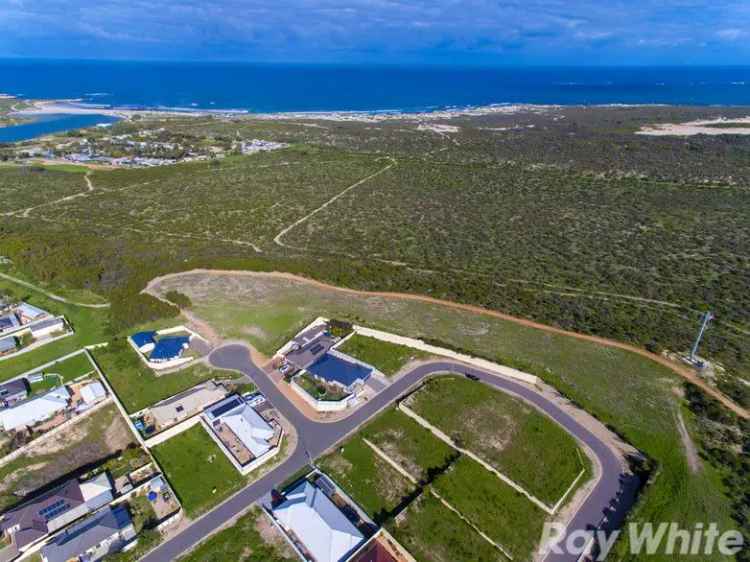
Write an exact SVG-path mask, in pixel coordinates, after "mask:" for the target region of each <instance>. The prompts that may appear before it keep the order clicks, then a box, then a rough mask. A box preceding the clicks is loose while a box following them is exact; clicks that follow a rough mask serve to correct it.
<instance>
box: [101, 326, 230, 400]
mask: <svg viewBox="0 0 750 562" xmlns="http://www.w3.org/2000/svg"><path fill="white" fill-rule="evenodd" d="M92 354H93V356H94V359H95V360H96V362H97V363H98V364H99V367H100V368H101V370H102V372H103V373H104V375H105V376H106V377H107V380H108V381H109V383H110V384H111V385H112V388H113V389H114V391H115V393H116V394H117V396H118V397H119V398H120V400H121V401H122V404H123V406H125V409H126V410H127V411H128V412H137V411H139V410H142V409H143V408H145V407H147V406H150V405H152V404H155V403H156V402H158V401H160V400H164V399H165V398H169V397H170V396H173V395H175V394H177V393H178V392H182V391H183V390H186V389H188V388H190V387H191V386H195V385H196V384H198V383H200V382H203V381H206V380H208V379H211V378H214V377H223V378H236V376H237V375H234V374H232V373H229V372H224V371H218V370H215V369H211V368H209V367H206V366H205V365H203V364H197V365H191V366H188V367H185V368H184V369H181V370H180V371H177V372H174V373H169V374H164V375H160V376H157V375H156V374H155V373H154V371H152V370H151V369H149V368H148V367H146V366H145V365H144V364H143V363H142V362H141V360H140V359H139V358H138V355H136V352H135V351H134V350H133V349H132V348H131V347H130V346H129V345H128V344H127V342H126V341H125V340H124V339H118V340H115V341H113V342H112V343H110V345H109V346H107V347H104V348H100V349H96V350H94V351H93V352H92Z"/></svg>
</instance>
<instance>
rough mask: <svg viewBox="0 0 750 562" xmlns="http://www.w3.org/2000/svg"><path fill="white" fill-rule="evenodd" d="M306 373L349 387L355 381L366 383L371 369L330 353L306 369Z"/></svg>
mask: <svg viewBox="0 0 750 562" xmlns="http://www.w3.org/2000/svg"><path fill="white" fill-rule="evenodd" d="M307 371H309V372H310V373H312V374H313V375H315V376H318V377H320V378H322V379H325V380H327V381H331V382H336V383H338V384H340V385H342V386H345V387H347V388H348V387H350V386H351V385H352V384H354V383H355V382H357V380H361V381H363V382H364V381H366V380H367V379H368V378H369V377H370V374H372V369H370V368H368V367H365V366H364V365H360V364H359V363H354V362H353V361H347V360H345V359H343V358H341V357H337V356H336V355H333V354H331V353H326V354H325V355H323V356H322V357H321V358H320V359H318V360H317V361H316V362H315V363H313V364H312V365H310V366H309V367H308V368H307Z"/></svg>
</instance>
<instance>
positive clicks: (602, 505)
mask: <svg viewBox="0 0 750 562" xmlns="http://www.w3.org/2000/svg"><path fill="white" fill-rule="evenodd" d="M210 361H211V363H212V364H213V365H215V366H216V367H219V368H225V369H234V370H237V371H240V372H242V373H244V374H245V375H247V376H248V377H250V378H251V379H252V380H253V382H254V383H255V384H256V385H257V386H258V389H259V390H260V391H261V392H262V393H263V394H265V396H266V398H267V399H268V400H269V402H270V403H271V404H272V405H273V407H274V408H276V409H277V410H278V411H279V412H280V413H281V414H282V415H283V416H284V417H286V418H287V420H289V422H290V423H291V424H292V425H293V426H294V427H295V428H296V430H297V433H298V436H299V439H298V444H297V447H296V448H295V450H294V451H293V452H292V454H291V456H290V457H289V458H288V459H287V460H286V461H285V462H284V463H283V464H281V465H280V466H278V467H277V468H276V469H274V470H272V471H271V472H269V473H268V474H266V475H265V476H264V477H263V478H261V479H259V480H258V481H256V482H254V483H252V484H250V485H248V486H247V487H245V488H243V489H242V490H241V491H240V492H239V493H237V494H236V495H235V496H233V497H232V498H231V499H229V500H228V501H226V502H225V503H223V504H221V505H219V506H218V507H216V508H215V509H213V510H212V511H210V512H208V513H207V514H205V515H204V516H203V517H201V518H200V519H198V520H196V521H195V522H194V523H192V524H191V525H190V526H189V527H187V528H186V529H185V530H184V531H182V532H181V533H180V534H178V535H177V536H175V537H174V538H172V539H170V540H168V541H166V542H164V543H162V544H161V545H160V546H159V547H157V548H156V549H154V550H153V551H151V552H150V553H149V554H148V555H146V556H145V557H144V558H143V559H142V560H143V561H144V562H168V561H170V560H174V559H176V558H177V557H178V556H179V555H180V554H181V553H182V552H184V551H186V550H188V549H189V548H191V547H193V546H194V545H195V544H197V543H198V542H200V541H201V540H203V539H204V538H205V537H206V536H208V535H209V534H211V533H212V532H213V531H214V530H215V529H217V528H218V527H221V526H222V525H224V524H225V523H226V522H228V521H229V520H231V519H232V518H234V517H236V516H237V515H238V514H239V513H241V512H242V511H244V510H245V509H247V507H248V506H249V505H250V504H252V503H254V502H256V501H258V500H259V499H260V498H262V497H263V496H265V495H266V494H268V492H269V491H270V490H271V489H272V488H273V487H274V486H276V485H278V484H279V483H280V482H282V481H284V480H285V479H287V478H288V477H290V476H291V475H293V474H294V473H295V472H297V471H298V470H299V469H300V468H302V467H303V466H304V465H305V464H307V463H308V462H309V460H310V457H312V458H315V457H317V456H319V455H320V454H322V453H323V452H324V451H326V450H327V449H329V448H330V447H332V446H333V445H335V444H336V443H337V442H339V441H340V440H342V439H343V438H344V437H346V436H347V435H348V434H350V433H352V432H354V431H355V430H356V429H357V428H358V427H359V426H360V425H361V424H362V423H364V422H365V421H367V420H369V419H370V418H371V417H373V416H374V415H375V414H377V413H378V412H379V411H381V410H382V409H383V408H385V407H386V406H387V405H389V404H390V403H392V402H393V401H395V400H396V399H397V398H398V397H400V396H402V395H403V394H404V393H405V392H407V391H408V390H409V389H410V388H412V387H414V386H415V385H416V384H418V383H419V382H420V381H422V379H424V378H425V377H427V376H429V375H434V374H437V373H447V372H453V373H471V374H473V375H475V376H477V377H478V378H479V379H480V380H481V381H483V382H485V383H487V384H489V385H491V386H493V387H495V388H498V389H500V390H504V391H508V392H512V393H514V394H516V395H518V396H520V397H521V398H522V399H524V400H526V401H527V402H529V403H531V404H533V405H535V406H536V407H538V408H539V409H541V410H542V411H544V412H546V413H547V414H548V415H549V416H550V417H552V418H553V419H555V420H556V421H557V422H558V423H560V424H561V425H562V426H563V427H564V428H565V429H566V430H567V431H568V432H569V433H571V434H572V435H574V436H576V437H577V438H578V439H579V440H581V441H582V442H584V443H585V444H586V445H588V446H589V447H590V448H591V450H592V451H593V452H594V454H595V455H596V456H597V458H598V459H599V462H600V464H601V466H602V469H603V475H602V478H601V479H600V481H599V482H598V483H597V485H596V487H595V488H594V489H593V491H592V492H591V494H590V495H589V497H588V499H587V500H586V502H585V503H584V505H583V506H582V507H581V509H580V510H579V511H578V513H577V514H576V516H575V517H574V519H573V521H572V523H571V526H570V529H590V528H594V527H598V526H600V524H601V522H602V519H603V517H604V514H605V512H609V516H608V520H609V525H615V524H618V523H619V521H620V520H621V519H622V517H624V515H625V513H626V512H627V510H628V509H629V507H630V505H632V501H633V498H634V494H635V485H634V482H632V481H631V480H629V479H626V477H625V476H624V475H623V474H621V466H620V463H619V461H618V459H617V457H616V456H615V455H614V454H613V453H612V451H611V450H610V449H609V448H608V447H607V446H606V445H605V444H604V443H603V442H602V441H600V440H599V439H598V438H597V437H596V436H595V435H594V434H592V433H591V432H590V431H588V430H587V429H586V428H584V427H583V426H582V425H581V424H579V423H578V422H577V421H576V420H574V419H573V418H572V417H571V416H569V415H568V414H567V413H565V412H564V411H563V410H561V409H560V408H559V407H558V406H557V405H556V404H554V403H553V402H550V401H549V400H547V399H546V398H545V397H543V396H542V395H540V394H539V393H537V392H535V391H533V390H531V389H529V388H528V387H526V386H524V385H522V384H519V383H516V382H514V381H512V380H510V379H505V378H501V377H499V376H497V375H494V374H491V373H487V372H484V371H481V370H479V369H476V368H472V367H467V366H466V365H463V364H461V363H457V362H451V361H436V362H432V363H429V364H425V365H421V366H419V367H417V368H415V369H413V370H412V371H410V372H409V373H407V374H406V375H404V376H403V377H401V378H400V379H399V380H397V381H396V382H395V383H394V384H392V385H390V386H389V387H387V388H386V389H385V390H384V391H383V392H381V393H380V394H378V395H377V396H375V397H374V398H373V399H372V400H370V401H369V402H367V403H366V404H364V405H363V406H362V407H360V408H359V409H358V410H357V411H355V412H354V413H353V414H352V415H350V416H349V417H347V418H345V419H343V420H341V421H337V422H330V423H324V422H316V421H312V420H310V419H309V418H307V417H305V416H304V415H303V414H302V413H300V411H299V410H297V408H296V407H295V406H294V404H292V403H291V402H290V401H289V400H288V399H287V398H286V396H284V395H283V394H282V393H281V392H280V391H279V389H278V388H277V387H276V384H275V383H274V382H273V381H272V380H271V379H270V378H269V377H268V376H267V375H266V374H265V373H264V372H263V371H262V370H261V369H259V368H258V367H257V366H256V365H254V364H253V363H252V360H251V359H250V354H249V353H248V351H247V349H246V348H245V347H243V346H241V345H227V346H224V347H221V348H219V349H217V350H215V351H214V352H213V353H212V354H211V356H210ZM609 525H608V526H609ZM576 559H577V556H574V555H554V554H550V555H549V556H548V557H547V558H546V562H574V561H575V560H576Z"/></svg>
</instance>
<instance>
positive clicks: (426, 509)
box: [388, 493, 507, 562]
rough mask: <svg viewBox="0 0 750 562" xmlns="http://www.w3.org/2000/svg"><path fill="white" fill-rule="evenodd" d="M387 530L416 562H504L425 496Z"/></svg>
mask: <svg viewBox="0 0 750 562" xmlns="http://www.w3.org/2000/svg"><path fill="white" fill-rule="evenodd" d="M388 530H389V531H390V532H391V534H392V535H393V536H394V538H395V539H396V540H397V541H398V542H400V543H401V544H402V545H403V546H404V548H406V550H408V551H409V553H410V554H411V555H412V556H414V557H415V558H416V559H417V560H418V561H419V562H454V561H456V560H474V561H476V562H507V558H505V556H503V555H502V554H501V553H500V551H499V550H498V549H497V548H495V547H494V546H492V545H491V544H490V543H488V542H487V541H485V540H484V539H483V538H482V537H481V536H480V535H479V534H478V533H477V532H476V531H474V529H472V528H471V527H470V526H469V525H468V524H467V523H465V522H464V521H462V520H461V519H460V518H459V517H458V515H456V514H455V513H453V512H452V511H451V510H450V509H448V508H447V507H445V506H444V505H443V504H441V503H440V501H439V500H437V499H436V498H434V497H433V496H432V495H431V494H429V493H424V494H422V495H421V496H420V497H419V498H418V499H417V500H416V501H415V502H413V503H412V504H411V505H410V506H409V508H408V511H407V513H406V518H405V519H404V520H403V521H399V522H398V523H395V522H391V523H389V525H388Z"/></svg>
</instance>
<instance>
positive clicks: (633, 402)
mask: <svg viewBox="0 0 750 562" xmlns="http://www.w3.org/2000/svg"><path fill="white" fill-rule="evenodd" d="M171 289H174V290H179V291H180V292H182V293H185V294H186V295H187V296H188V297H189V298H190V300H191V301H192V303H193V308H192V311H193V312H194V313H195V314H196V315H197V316H199V317H201V318H202V319H204V320H207V321H208V322H209V323H211V324H212V325H213V327H214V328H216V329H217V330H218V331H219V333H220V334H222V335H225V336H227V337H234V338H242V339H245V340H246V341H249V342H250V343H251V344H253V345H255V346H256V347H258V349H259V350H260V351H262V352H265V353H273V352H274V351H275V350H276V349H278V348H279V347H280V346H281V345H282V344H283V343H284V342H285V341H287V340H288V339H289V337H290V336H291V335H293V334H294V333H296V331H298V330H299V329H301V328H302V327H303V326H304V325H305V323H306V322H309V321H310V320H311V319H313V318H315V317H317V316H326V317H328V318H339V319H341V320H349V321H351V322H356V323H358V324H364V325H368V326H372V327H374V328H378V329H382V330H385V331H390V332H393V333H397V334H403V335H406V336H410V337H417V338H431V339H432V340H436V341H440V342H447V343H449V344H450V345H452V346H454V347H457V348H459V349H462V350H465V351H467V352H469V353H472V354H475V355H480V356H483V357H486V358H488V359H491V360H494V361H497V362H499V363H502V364H506V365H509V366H513V367H517V368H520V369H522V370H525V371H528V372H532V373H535V374H537V375H539V376H540V377H542V378H543V379H544V380H545V381H546V382H548V383H550V384H551V385H553V386H555V387H556V388H557V389H558V390H560V391H561V392H563V393H564V394H565V395H567V396H568V397H570V398H571V399H573V400H575V401H576V403H578V404H580V405H581V406H582V407H583V408H584V409H586V410H587V411H589V412H591V413H592V414H594V415H595V416H596V417H598V418H599V419H600V420H602V421H603V422H604V423H606V424H609V425H610V426H612V427H613V428H615V429H616V430H617V431H618V432H619V433H620V435H622V436H623V437H624V438H625V439H626V440H627V441H629V442H630V443H632V444H633V445H634V446H635V447H637V448H639V449H640V450H642V451H644V452H645V453H646V454H647V455H649V456H650V457H651V458H652V459H653V460H654V461H655V462H656V463H657V464H658V465H659V471H658V476H657V477H656V478H655V480H654V481H653V482H652V483H651V485H650V486H649V487H648V488H647V489H646V490H645V495H644V496H643V498H642V501H641V502H640V503H639V505H638V507H637V508H636V510H635V511H634V513H633V514H632V517H633V520H634V521H637V522H661V521H674V522H676V523H678V524H679V525H680V526H681V527H682V528H688V527H692V526H693V525H694V524H695V523H696V522H699V521H703V522H705V521H715V522H716V523H717V524H718V526H719V528H720V529H722V530H727V529H733V528H736V524H735V523H734V521H733V520H732V518H731V507H730V500H729V498H727V496H726V495H725V491H724V486H723V485H722V484H721V482H720V481H719V480H718V479H716V478H708V477H707V476H706V474H705V473H698V474H695V473H691V472H690V469H689V467H688V465H687V462H686V459H685V453H684V449H683V447H682V444H681V442H680V436H679V433H678V431H677V426H676V417H675V412H676V411H677V408H678V407H679V404H680V403H681V399H680V398H679V397H678V396H677V395H676V393H675V389H679V388H681V386H682V380H681V379H679V378H678V377H677V376H676V375H674V374H673V373H672V372H671V371H669V370H668V369H666V368H665V367H662V366H660V365H658V364H656V363H654V362H652V361H649V360H648V359H646V358H644V357H640V356H638V355H635V354H633V353H629V352H627V351H623V350H617V349H612V348H607V347H604V346H601V345H597V344H595V343H592V342H587V341H582V340H575V339H573V338H570V337H566V336H564V335H560V334H553V333H548V332H543V331H541V330H538V329H535V328H530V327H526V326H521V325H518V324H515V323H513V322H509V321H506V320H502V319H500V318H491V317H489V316H483V315H479V314H473V313H469V312H464V311H461V310H455V309H451V308H448V307H445V306H441V305H436V304H428V303H420V302H409V301H404V300H399V299H394V298H381V297H373V296H358V295H352V294H346V293H342V292H339V291H335V290H332V289H327V288H323V287H316V286H313V285H310V284H308V283H304V282H303V281H298V280H291V279H281V278H274V277H261V276H250V275H245V276H228V275H207V274H203V273H198V272H195V273H190V274H185V275H182V276H180V277H173V278H171V279H168V280H166V281H164V282H163V283H162V285H161V287H160V291H162V292H166V291H168V290H171ZM250 328H251V329H250ZM617 548H618V549H622V550H618V555H619V558H620V559H621V560H627V561H634V560H636V557H635V556H633V555H629V554H627V552H626V550H627V538H626V537H625V540H623V541H621V546H619V545H618V546H617ZM691 558H694V557H691V556H682V555H680V554H679V553H675V554H673V555H672V556H671V557H670V559H671V560H673V561H682V562H692V561H691ZM720 560H721V561H725V560H727V558H726V557H723V556H722V555H721V554H719V553H718V552H716V553H714V554H713V555H709V556H707V557H706V561H720Z"/></svg>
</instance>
